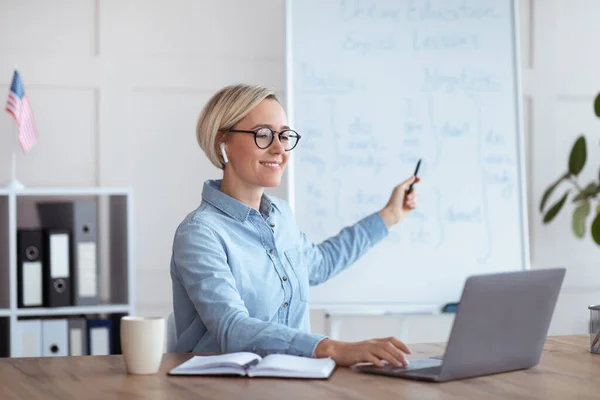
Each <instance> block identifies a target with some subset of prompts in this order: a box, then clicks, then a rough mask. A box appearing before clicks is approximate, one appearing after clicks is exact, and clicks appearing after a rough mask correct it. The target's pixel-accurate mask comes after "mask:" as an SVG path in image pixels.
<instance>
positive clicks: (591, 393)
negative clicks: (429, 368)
mask: <svg viewBox="0 0 600 400" xmlns="http://www.w3.org/2000/svg"><path fill="white" fill-rule="evenodd" d="M411 347H412V350H413V354H412V355H411V357H410V358H414V357H422V356H429V355H436V354H440V353H441V351H442V350H443V348H444V346H443V345H440V344H437V345H434V344H429V345H414V346H411ZM588 349H589V337H588V336H587V335H577V336H559V337H551V338H549V339H548V341H547V343H546V346H545V350H544V355H543V357H542V361H541V363H540V365H538V366H537V367H535V368H533V369H530V370H523V371H517V372H509V373H504V374H497V375H492V376H486V377H480V378H473V379H466V380H462V381H454V382H447V383H422V382H417V381H409V380H403V379H396V378H390V377H385V376H377V375H367V374H363V373H358V372H354V371H352V370H350V369H348V368H338V369H337V370H336V371H335V372H334V375H333V376H332V377H331V378H330V379H329V380H298V379H273V378H242V377H171V376H167V375H166V372H167V371H168V370H170V369H171V368H173V367H174V366H176V365H177V364H179V363H181V362H183V361H185V360H187V359H188V358H189V357H190V356H191V355H190V354H165V355H164V357H163V361H162V365H161V371H160V372H159V373H158V374H156V375H151V376H133V375H126V374H125V369H124V365H123V360H122V356H120V355H118V356H117V355H115V356H87V357H54V358H13V359H10V358H5V359H0V399H3V400H8V399H46V398H48V399H64V400H67V399H112V398H119V399H130V398H131V399H133V398H135V399H169V400H170V399H208V398H215V399H235V400H242V399H243V400H247V399H290V398H292V399H294V398H305V399H311V400H314V399H317V398H327V399H384V398H394V399H465V398H473V399H478V400H479V399H502V400H505V399H517V398H527V399H538V398H539V399H574V398H578V399H581V398H589V399H591V398H596V399H597V398H600V355H595V354H591V353H590V352H589V350H588Z"/></svg>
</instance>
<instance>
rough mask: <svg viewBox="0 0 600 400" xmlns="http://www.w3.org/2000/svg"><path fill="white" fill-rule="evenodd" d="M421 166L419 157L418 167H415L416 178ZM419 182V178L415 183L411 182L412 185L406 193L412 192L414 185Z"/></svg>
mask: <svg viewBox="0 0 600 400" xmlns="http://www.w3.org/2000/svg"><path fill="white" fill-rule="evenodd" d="M420 166H421V159H420V158H419V162H418V163H417V168H415V173H414V176H415V178H416V177H417V174H418V173H419V167H420ZM415 183H417V180H416V179H415V181H414V182H413V183H411V184H410V186H409V187H408V190H407V191H406V193H407V194H408V193H410V192H412V190H413V185H414V184H415Z"/></svg>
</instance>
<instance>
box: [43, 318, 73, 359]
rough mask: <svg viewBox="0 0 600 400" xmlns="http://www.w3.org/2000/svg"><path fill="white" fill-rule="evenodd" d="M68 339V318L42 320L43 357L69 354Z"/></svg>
mask: <svg viewBox="0 0 600 400" xmlns="http://www.w3.org/2000/svg"><path fill="white" fill-rule="evenodd" d="M68 340H69V337H68V336H67V320H66V319H45V320H42V356H43V357H57V356H68V355H69V346H68Z"/></svg>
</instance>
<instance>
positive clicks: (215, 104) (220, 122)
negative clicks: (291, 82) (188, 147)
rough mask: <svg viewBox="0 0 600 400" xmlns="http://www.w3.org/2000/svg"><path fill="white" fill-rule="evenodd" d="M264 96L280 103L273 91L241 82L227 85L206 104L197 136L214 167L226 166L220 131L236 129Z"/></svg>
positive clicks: (197, 126)
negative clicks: (222, 154)
mask: <svg viewBox="0 0 600 400" xmlns="http://www.w3.org/2000/svg"><path fill="white" fill-rule="evenodd" d="M264 99H273V100H276V101H278V102H279V100H278V99H277V97H276V96H275V93H274V92H273V91H272V90H269V89H266V88H264V87H261V86H255V85H246V84H239V85H230V86H226V87H224V88H223V89H221V90H219V91H218V92H217V93H215V94H214V95H213V96H212V97H211V98H210V100H209V101H208V103H206V105H205V106H204V108H203V109H202V112H201V113H200V116H199V117H198V123H197V124H196V139H197V140H198V144H199V145H200V148H201V149H202V150H204V153H205V154H206V156H207V157H208V159H209V160H210V162H212V163H213V165H214V166H215V167H217V168H220V169H223V168H225V165H224V164H223V159H222V157H221V154H220V152H219V143H217V142H218V141H219V139H220V137H221V135H219V133H221V134H223V133H225V132H226V131H227V130H229V129H231V128H233V127H234V126H235V125H236V124H237V123H238V122H240V120H241V119H242V118H244V117H245V116H246V115H247V114H248V113H249V112H250V111H251V110H252V109H253V108H254V107H256V106H257V105H258V104H259V103H260V102H261V101H263V100H264Z"/></svg>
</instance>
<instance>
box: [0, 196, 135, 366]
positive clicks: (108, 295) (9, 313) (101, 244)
mask: <svg viewBox="0 0 600 400" xmlns="http://www.w3.org/2000/svg"><path fill="white" fill-rule="evenodd" d="M89 198H94V199H96V200H97V205H98V221H97V222H98V226H97V228H98V239H97V246H98V251H99V258H98V268H99V274H100V281H99V285H100V288H99V290H100V298H101V301H100V304H96V305H90V306H69V307H39V308H19V307H18V306H17V290H18V286H17V230H18V229H19V228H37V227H39V226H40V222H39V219H38V214H37V210H36V206H35V204H36V203H37V202H38V201H72V200H76V199H89ZM133 227H134V225H133V195H132V191H131V189H129V188H118V187H117V188H113V187H81V188H77V187H65V188H59V187H48V188H41V187H37V188H25V189H20V190H19V189H16V190H15V189H7V188H0V349H4V352H5V353H8V354H0V356H10V355H12V354H15V346H16V343H17V340H16V339H15V336H16V332H17V330H16V322H17V321H18V320H19V318H35V317H40V318H53V317H63V316H64V317H65V318H68V317H69V316H74V315H83V316H87V315H90V316H96V315H106V316H109V315H110V314H128V315H133V314H134V313H135V309H134V304H133V299H134V294H135V291H134V288H135V281H134V279H135V276H134V271H135V262H134V258H133V250H132V249H133V246H134V240H133V232H134V230H133ZM6 336H8V337H6Z"/></svg>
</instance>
